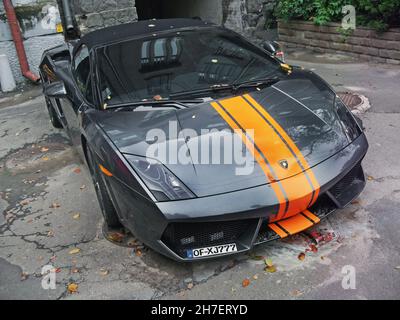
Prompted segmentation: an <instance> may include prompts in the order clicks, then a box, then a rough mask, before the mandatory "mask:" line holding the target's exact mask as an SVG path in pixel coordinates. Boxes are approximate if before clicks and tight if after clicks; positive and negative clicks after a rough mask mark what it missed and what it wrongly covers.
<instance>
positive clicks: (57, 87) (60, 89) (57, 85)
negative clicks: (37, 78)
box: [44, 81, 67, 99]
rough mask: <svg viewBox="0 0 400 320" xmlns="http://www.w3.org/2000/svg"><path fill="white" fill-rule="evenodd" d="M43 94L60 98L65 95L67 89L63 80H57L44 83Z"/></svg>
mask: <svg viewBox="0 0 400 320" xmlns="http://www.w3.org/2000/svg"><path fill="white" fill-rule="evenodd" d="M44 94H45V95H46V96H47V97H49V98H58V99H61V98H65V97H66V96H67V90H66V89H65V85H64V82H62V81H57V82H53V83H50V84H48V85H46V87H45V88H44Z"/></svg>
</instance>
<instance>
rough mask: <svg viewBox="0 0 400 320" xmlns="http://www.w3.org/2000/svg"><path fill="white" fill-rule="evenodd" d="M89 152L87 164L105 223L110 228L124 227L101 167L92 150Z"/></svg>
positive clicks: (88, 150)
mask: <svg viewBox="0 0 400 320" xmlns="http://www.w3.org/2000/svg"><path fill="white" fill-rule="evenodd" d="M86 150H87V153H86V154H87V162H88V166H89V171H90V175H91V176H92V180H93V184H94V188H95V190H96V195H97V199H98V200H99V204H100V209H101V212H102V214H103V217H104V220H105V223H106V225H107V227H108V228H113V229H115V228H120V227H122V225H121V223H120V221H119V219H118V215H117V212H116V211H115V208H114V205H113V204H112V201H111V199H110V196H109V194H108V192H107V188H106V185H105V182H104V180H103V177H102V176H101V173H100V172H99V166H98V163H97V161H96V160H95V158H94V156H93V152H92V151H91V150H90V148H88V147H87V148H86Z"/></svg>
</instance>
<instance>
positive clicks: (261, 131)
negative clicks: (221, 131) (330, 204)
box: [220, 97, 314, 221]
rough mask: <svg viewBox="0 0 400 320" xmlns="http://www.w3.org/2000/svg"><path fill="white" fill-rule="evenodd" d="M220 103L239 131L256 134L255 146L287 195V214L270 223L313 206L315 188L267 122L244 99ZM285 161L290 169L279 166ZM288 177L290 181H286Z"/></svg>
mask: <svg viewBox="0 0 400 320" xmlns="http://www.w3.org/2000/svg"><path fill="white" fill-rule="evenodd" d="M220 103H221V105H222V106H223V107H224V109H225V110H226V111H227V113H229V114H230V115H231V116H232V117H233V118H234V119H235V121H237V123H238V124H239V125H240V127H242V128H244V129H245V130H246V129H248V130H249V129H253V130H254V144H255V146H256V147H257V148H258V149H259V150H260V152H261V153H262V155H263V156H264V157H265V159H266V160H267V162H268V163H269V164H270V167H271V168H272V174H273V175H274V176H276V178H277V180H278V181H279V183H280V184H281V185H282V186H283V189H284V191H285V193H286V195H287V199H288V200H289V203H288V204H289V205H288V207H287V209H286V210H285V212H284V213H282V211H281V210H280V214H278V215H277V216H276V217H275V218H274V219H272V220H271V221H276V220H281V219H283V218H285V217H286V218H287V217H290V216H293V215H295V214H298V213H299V212H301V211H303V210H305V209H307V208H308V206H309V204H310V203H311V202H312V194H313V191H314V190H313V187H312V186H311V185H310V182H309V181H308V179H307V176H306V175H305V174H304V173H303V169H302V168H301V166H300V164H299V163H298V161H297V160H296V158H295V157H294V156H293V153H292V151H291V150H290V148H289V147H288V145H287V144H286V143H285V141H283V140H282V138H281V137H280V135H279V134H278V132H277V131H276V130H275V129H274V127H273V126H272V125H270V124H269V123H268V122H267V121H265V119H263V117H262V116H261V115H260V113H259V112H257V110H256V109H254V108H253V107H252V106H251V105H250V104H249V103H248V102H247V101H246V100H245V99H244V98H243V97H234V98H229V99H225V100H222V101H220ZM282 159H286V160H287V161H288V164H289V167H288V168H287V169H284V168H283V167H281V166H280V165H279V162H280V161H281V160H282ZM289 177H290V179H287V178H289ZM272 184H274V183H272Z"/></svg>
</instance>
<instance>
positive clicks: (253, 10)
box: [222, 0, 278, 42]
mask: <svg viewBox="0 0 400 320" xmlns="http://www.w3.org/2000/svg"><path fill="white" fill-rule="evenodd" d="M277 1H278V0H222V8H223V22H222V24H223V25H224V26H225V27H226V28H229V29H232V30H234V31H236V32H239V33H241V34H243V35H245V36H246V37H248V38H250V39H252V40H253V41H255V42H262V41H263V40H266V39H268V40H275V39H276V38H277V33H276V29H275V28H274V18H273V10H274V7H275V5H276V3H277Z"/></svg>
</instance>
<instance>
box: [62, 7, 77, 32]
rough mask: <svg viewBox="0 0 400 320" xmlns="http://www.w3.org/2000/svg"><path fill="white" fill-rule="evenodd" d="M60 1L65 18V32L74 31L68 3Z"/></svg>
mask: <svg viewBox="0 0 400 320" xmlns="http://www.w3.org/2000/svg"><path fill="white" fill-rule="evenodd" d="M61 1H62V7H63V12H64V18H65V30H67V31H71V30H74V20H73V17H72V11H71V7H70V3H69V1H67V0H61Z"/></svg>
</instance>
